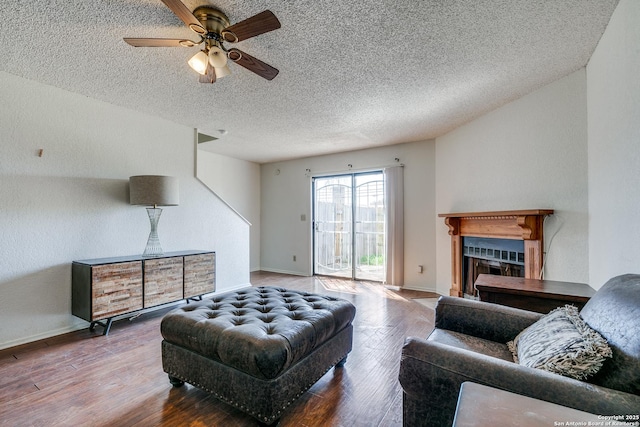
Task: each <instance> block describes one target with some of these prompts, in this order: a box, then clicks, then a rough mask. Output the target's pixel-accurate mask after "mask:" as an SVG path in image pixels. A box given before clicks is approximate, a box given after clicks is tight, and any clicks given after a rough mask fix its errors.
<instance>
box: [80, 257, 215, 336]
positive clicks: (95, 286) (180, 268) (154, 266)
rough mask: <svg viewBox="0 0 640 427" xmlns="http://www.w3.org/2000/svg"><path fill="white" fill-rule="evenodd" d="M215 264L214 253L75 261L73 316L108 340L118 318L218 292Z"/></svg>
mask: <svg viewBox="0 0 640 427" xmlns="http://www.w3.org/2000/svg"><path fill="white" fill-rule="evenodd" d="M215 265H216V259H215V252H210V251H198V250H190V251H181V252H169V253H166V254H164V255H162V256H159V257H153V258H145V257H143V256H141V255H136V256H124V257H114V258H99V259H89V260H82V261H74V262H73V264H72V274H71V288H72V301H71V312H72V313H73V315H74V316H77V317H79V318H81V319H84V320H86V321H88V322H91V325H90V326H89V328H90V329H94V328H95V326H96V325H101V326H103V327H104V332H103V334H104V335H107V334H108V333H109V329H110V328H111V322H112V321H113V318H114V317H116V316H119V315H124V314H129V313H133V312H135V311H138V310H142V309H146V308H150V307H156V306H159V305H162V304H167V303H170V302H176V301H180V300H182V299H187V300H189V299H201V298H202V295H203V294H206V293H210V292H213V291H215Z"/></svg>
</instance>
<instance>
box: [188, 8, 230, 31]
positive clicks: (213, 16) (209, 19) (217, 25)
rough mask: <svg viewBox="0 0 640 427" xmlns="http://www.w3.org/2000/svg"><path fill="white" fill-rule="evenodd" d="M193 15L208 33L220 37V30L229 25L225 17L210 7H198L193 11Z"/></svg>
mask: <svg viewBox="0 0 640 427" xmlns="http://www.w3.org/2000/svg"><path fill="white" fill-rule="evenodd" d="M193 15H194V16H195V17H196V18H197V19H198V21H200V22H202V25H203V26H204V27H205V28H206V29H207V31H208V32H210V33H214V34H217V35H218V36H220V33H221V32H222V30H224V29H225V28H226V27H228V26H229V25H230V23H229V18H227V15H225V14H224V13H222V12H221V11H220V10H218V9H215V8H213V7H210V6H200V7H199V8H197V9H196V10H194V11H193Z"/></svg>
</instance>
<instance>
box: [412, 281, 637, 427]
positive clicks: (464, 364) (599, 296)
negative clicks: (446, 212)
mask: <svg viewBox="0 0 640 427" xmlns="http://www.w3.org/2000/svg"><path fill="white" fill-rule="evenodd" d="M435 311H436V314H435V316H436V319H435V326H436V327H435V329H434V330H433V332H432V333H431V334H430V335H429V337H428V338H426V339H423V338H416V337H409V338H407V339H406V341H405V344H404V347H403V348H402V360H401V364H400V374H399V380H400V384H401V385H402V389H403V392H404V393H403V424H404V425H405V426H438V427H442V426H447V425H451V424H452V422H453V418H454V415H455V410H456V404H457V399H458V393H459V391H460V386H461V384H462V383H463V382H465V381H472V382H476V383H480V384H484V385H487V386H490V387H494V388H499V389H503V390H507V391H510V392H513V393H517V394H521V395H525V396H529V397H532V398H535V399H540V400H545V401H548V402H553V403H556V404H559V405H563V406H568V407H571V408H575V409H579V410H582V411H585V412H590V413H594V414H600V415H625V414H633V415H638V414H639V413H640V275H638V274H627V275H623V276H618V277H614V278H613V279H611V280H609V281H608V282H607V283H606V284H605V285H604V286H603V287H602V288H601V289H599V290H598V291H597V292H596V294H595V295H594V296H593V297H592V298H591V299H590V300H589V302H588V303H587V304H586V305H585V306H584V308H583V309H582V311H581V312H580V316H581V317H582V318H583V319H584V320H585V322H586V323H587V324H588V325H589V326H591V327H592V328H593V329H595V330H596V331H598V332H599V333H600V334H601V335H602V336H603V337H604V338H606V340H607V342H608V343H609V346H610V347H611V349H612V351H613V357H612V358H611V359H607V361H606V362H605V363H604V365H603V367H602V369H601V370H600V371H599V372H598V373H597V374H596V375H595V376H593V377H591V378H589V379H588V380H587V382H585V381H579V380H575V379H572V378H568V377H564V376H561V375H558V374H554V373H550V372H547V371H543V370H540V369H534V368H529V367H526V366H522V365H519V364H516V363H514V362H513V358H512V355H511V353H510V352H509V350H508V348H507V345H506V343H507V342H508V341H510V340H513V339H514V338H515V337H516V335H517V334H518V333H520V332H521V331H522V330H523V329H525V328H526V327H527V326H529V325H531V324H533V323H535V322H536V321H537V320H538V319H539V318H540V317H541V316H543V315H542V314H539V313H534V312H530V311H526V310H520V309H516V308H511V307H505V306H500V305H496V304H491V303H486V302H480V301H474V300H469V299H463V298H453V297H441V298H440V299H439V301H438V304H437V306H436V310H435Z"/></svg>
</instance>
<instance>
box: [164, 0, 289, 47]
mask: <svg viewBox="0 0 640 427" xmlns="http://www.w3.org/2000/svg"><path fill="white" fill-rule="evenodd" d="M163 1H164V0H163ZM278 28H280V21H278V18H276V16H275V15H274V14H273V12H271V11H270V10H265V11H264V12H260V13H258V14H257V15H254V16H252V17H251V18H247V19H245V20H244V21H240V22H238V23H237V24H233V25H231V26H230V27H227V28H225V29H224V30H222V32H221V35H222V37H223V38H224V39H225V40H226V41H228V42H231V43H235V42H241V41H242V40H246V39H248V38H251V37H255V36H258V35H260V34H264V33H268V32H269V31H273V30H277V29H278Z"/></svg>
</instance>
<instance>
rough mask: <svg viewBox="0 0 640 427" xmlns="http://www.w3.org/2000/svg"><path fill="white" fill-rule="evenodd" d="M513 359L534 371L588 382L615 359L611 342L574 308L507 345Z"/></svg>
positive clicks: (557, 312) (554, 315) (563, 310)
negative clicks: (539, 370) (587, 379)
mask: <svg viewBox="0 0 640 427" xmlns="http://www.w3.org/2000/svg"><path fill="white" fill-rule="evenodd" d="M507 346H508V347H509V350H511V353H513V360H514V361H515V362H516V363H519V364H521V365H524V366H528V367H530V368H539V369H544V370H545V371H549V372H554V373H556V374H560V375H564V376H567V377H571V378H575V379H578V380H584V379H586V378H588V377H589V376H591V375H594V374H595V373H596V372H598V371H599V370H600V368H601V367H602V364H603V363H604V361H605V360H606V358H607V357H611V356H612V352H611V348H610V347H609V345H608V344H607V341H606V340H605V339H604V338H603V337H602V336H601V335H600V334H599V333H598V332H596V331H595V330H593V329H591V327H589V325H587V324H586V323H585V321H584V320H582V318H581V317H580V314H579V312H578V309H577V308H576V307H574V306H572V305H566V306H564V307H559V308H556V309H555V310H553V311H551V312H550V313H549V314H547V315H545V316H543V317H542V318H541V319H540V320H538V321H537V322H536V323H534V324H533V325H531V326H529V327H528V328H527V329H525V330H524V331H522V332H520V334H518V336H517V337H516V338H515V339H514V340H513V341H509V342H508V343H507Z"/></svg>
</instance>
